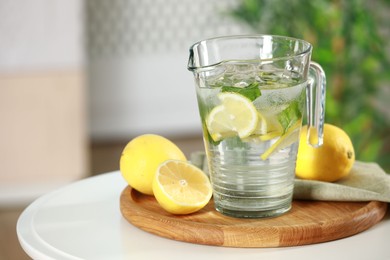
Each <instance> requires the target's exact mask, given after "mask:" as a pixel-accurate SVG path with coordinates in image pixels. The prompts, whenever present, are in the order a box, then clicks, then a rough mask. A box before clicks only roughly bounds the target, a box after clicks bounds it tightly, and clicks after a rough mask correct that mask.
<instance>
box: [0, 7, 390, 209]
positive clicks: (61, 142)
mask: <svg viewBox="0 0 390 260" xmlns="http://www.w3.org/2000/svg"><path fill="white" fill-rule="evenodd" d="M386 3H388V1H385V0H375V1H360V0H354V1H345V0H344V1H340V0H330V1H327V0H315V1H307V2H306V1H291V2H288V6H287V2H283V1H282V2H281V1H280V0H274V1H267V0H219V1H209V0H197V1H192V0H165V1H163V0H111V1H109V0H67V1H61V0H35V1H22V0H1V1H0V204H8V203H17V202H26V201H31V200H32V199H33V198H35V197H37V196H39V195H41V194H43V193H45V192H47V191H50V190H52V189H54V188H56V187H59V186H61V185H64V184H66V183H68V182H71V181H74V180H78V179H81V178H84V177H86V176H89V175H91V161H90V152H91V146H93V145H94V144H97V143H113V142H114V143H115V142H116V143H119V144H120V145H121V146H120V148H122V145H123V144H125V143H126V142H127V141H129V140H130V139H131V138H133V137H134V136H136V135H139V134H143V133H157V134H162V135H165V136H167V137H169V138H172V137H174V138H178V137H180V138H184V139H186V138H187V139H188V138H192V137H193V136H197V137H200V136H201V129H200V120H199V116H198V112H197V105H196V98H195V90H194V84H193V79H192V75H191V73H190V72H188V71H187V69H186V66H187V59H188V48H189V47H190V45H191V44H193V43H194V42H196V41H198V40H201V39H204V38H208V37H214V36H220V35H227V34H230V35H231V34H244V33H278V34H288V35H290V36H296V37H300V38H305V39H307V40H309V41H311V42H313V44H314V53H313V58H314V59H315V60H316V61H318V62H319V63H321V64H322V65H323V66H324V68H325V70H326V72H327V74H328V75H329V76H330V77H331V78H329V80H328V92H329V93H330V94H331V95H329V96H328V103H327V117H326V118H327V121H328V122H330V123H335V124H339V125H341V126H342V127H343V128H345V129H346V130H348V132H349V134H350V135H351V136H352V137H353V139H354V140H355V144H356V147H357V148H358V149H359V151H360V152H359V153H360V155H361V157H360V158H358V159H361V160H362V159H366V160H373V161H377V160H378V161H380V162H381V164H382V165H385V163H386V162H387V163H388V162H389V161H390V160H388V151H389V145H388V144H389V140H390V139H389V134H388V133H389V125H390V124H389V122H390V119H389V118H390V116H389V111H390V109H389V105H388V98H389V92H390V91H389V89H390V88H389V81H390V76H389V75H390V74H389V71H390V70H389V67H390V66H389V58H388V57H389V54H388V52H389V49H388V46H389V45H388V44H387V41H388V39H389V35H390V33H389V23H388V17H389V16H388V10H389V6H388V4H386ZM280 7H283V8H280ZM374 18H375V19H374ZM376 18H378V19H376ZM348 26H349V27H348ZM376 30H378V31H379V34H375V33H373V32H376ZM353 37H355V38H353ZM356 37H357V38H356ZM356 39H357V40H356ZM353 42H357V43H359V44H360V45H358V46H357V45H349V44H350V43H353ZM351 46H352V47H351ZM351 50H353V51H352V52H351ZM351 54H352V55H351ZM342 55H346V56H342ZM350 57H352V58H356V57H357V58H358V59H360V60H361V57H362V59H364V61H365V62H356V60H353V59H352V60H350V61H349V63H348V64H349V65H348V66H349V67H348V66H344V67H340V65H344V63H342V62H340V59H341V61H345V60H347V59H346V58H350ZM334 58H337V59H339V60H337V59H334ZM344 58H345V59H344ZM357 64H360V65H362V66H356V65H357ZM337 66H339V67H337ZM345 68H347V69H346V70H343V69H345ZM357 69H359V71H358V72H357ZM335 72H338V73H335ZM340 75H341V76H342V77H341V78H340ZM361 76H364V77H363V78H362V77H361ZM340 79H342V81H340ZM376 79H380V81H379V83H378V81H377V80H376ZM341 83H342V84H341ZM371 83H375V84H371ZM377 83H378V84H377ZM361 104H363V105H364V106H363V105H362V106H361ZM345 111H348V113H346V112H345ZM355 112H356V113H355ZM354 113H355V114H354ZM341 116H342V117H341ZM370 138H373V139H370ZM105 156H107V154H105ZM117 157H118V154H114V155H113V158H112V161H114V163H115V166H116V163H117V162H116V160H117ZM101 163H102V164H105V163H106V162H105V161H104V160H102V162H101ZM387 169H388V168H387Z"/></svg>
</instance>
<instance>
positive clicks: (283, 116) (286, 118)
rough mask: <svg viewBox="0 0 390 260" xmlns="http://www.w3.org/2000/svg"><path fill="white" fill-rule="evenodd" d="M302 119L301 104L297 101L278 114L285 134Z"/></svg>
mask: <svg viewBox="0 0 390 260" xmlns="http://www.w3.org/2000/svg"><path fill="white" fill-rule="evenodd" d="M301 117H302V112H301V109H300V104H299V102H298V101H297V100H295V101H293V102H291V103H290V105H289V106H288V107H287V108H286V109H284V110H283V111H282V112H280V113H279V114H278V121H279V123H280V125H281V126H282V127H283V134H284V133H286V132H287V130H288V129H289V128H290V127H292V126H293V125H295V123H296V122H298V120H299V119H300V118H301Z"/></svg>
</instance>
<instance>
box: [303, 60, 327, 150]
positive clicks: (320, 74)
mask: <svg viewBox="0 0 390 260" xmlns="http://www.w3.org/2000/svg"><path fill="white" fill-rule="evenodd" d="M325 95H326V77H325V72H324V70H323V69H322V67H321V66H320V65H319V64H318V63H316V62H310V79H309V84H308V85H307V91H306V106H307V124H308V126H307V127H308V129H307V133H308V134H307V143H308V144H309V145H311V146H313V147H319V146H321V145H322V143H323V136H324V123H325Z"/></svg>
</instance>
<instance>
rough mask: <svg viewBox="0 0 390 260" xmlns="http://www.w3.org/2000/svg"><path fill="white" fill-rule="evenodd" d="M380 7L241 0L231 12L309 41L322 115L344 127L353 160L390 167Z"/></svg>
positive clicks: (319, 0)
mask: <svg viewBox="0 0 390 260" xmlns="http://www.w3.org/2000/svg"><path fill="white" fill-rule="evenodd" d="M373 3H375V5H376V6H374V4H373ZM383 8H387V10H390V1H389V0H376V1H364V0H307V1H302V0H290V1H285V0H242V1H241V2H239V5H238V6H237V7H235V8H234V9H233V10H231V12H230V15H232V16H233V17H235V18H236V19H237V20H239V21H241V22H244V23H246V24H247V25H249V26H250V27H251V28H252V29H253V30H254V31H255V32H256V33H262V34H278V35H287V36H291V37H296V38H302V39H305V40H307V41H309V42H310V43H312V44H313V48H314V49H313V54H312V60H314V61H316V62H318V63H319V64H321V66H322V67H323V69H324V70H325V73H326V76H327V99H326V116H325V118H326V121H327V122H328V123H331V124H334V125H337V126H339V127H341V128H342V129H344V130H345V131H346V132H347V133H348V135H349V136H350V137H351V139H352V142H353V144H354V147H355V152H356V158H357V159H358V160H362V161H376V162H378V163H379V164H380V165H381V166H382V167H383V168H384V169H385V170H386V171H387V172H390V158H389V156H388V152H389V147H390V136H389V133H390V119H389V114H390V105H389V104H390V95H389V91H388V90H389V86H390V58H389V50H387V51H386V49H385V47H386V46H388V43H387V42H386V41H389V39H384V38H383V37H382V36H381V34H380V33H379V29H380V25H381V24H382V25H385V24H387V25H388V24H390V22H389V19H388V16H387V15H386V16H383V15H382V16H381V15H378V11H383ZM381 19H382V20H381ZM386 19H387V21H383V20H386Z"/></svg>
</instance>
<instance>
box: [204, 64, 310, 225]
mask: <svg viewBox="0 0 390 260" xmlns="http://www.w3.org/2000/svg"><path fill="white" fill-rule="evenodd" d="M229 66H230V67H229V68H227V69H225V70H224V73H222V74H220V75H217V76H215V75H211V76H210V75H207V77H205V78H204V79H199V82H198V88H197V95H198V103H199V110H200V115H201V118H202V124H203V131H204V142H205V147H206V153H207V158H208V163H209V171H210V177H211V182H212V185H213V198H214V203H215V208H216V210H218V211H219V212H221V213H223V214H225V215H229V216H233V217H244V218H259V217H272V216H277V215H280V214H282V213H285V212H287V211H288V210H289V209H290V208H291V200H292V193H293V188H294V186H293V184H294V176H295V162H296V156H297V151H298V143H299V142H298V141H299V129H300V125H299V127H298V128H297V129H296V130H294V131H289V130H288V129H287V128H286V122H285V121H286V118H287V121H288V120H290V119H291V120H293V121H297V122H298V123H300V122H301V117H302V113H303V107H304V89H305V87H306V85H307V83H305V82H304V83H298V81H297V80H296V79H292V78H286V77H282V76H283V74H279V76H280V77H278V74H277V73H273V74H272V77H270V76H269V74H267V75H266V77H265V78H261V77H259V75H261V73H259V72H256V73H254V74H253V73H252V72H251V73H252V74H251V75H252V76H250V77H248V75H247V74H245V73H246V72H245V71H243V73H237V68H235V67H232V66H231V65H229ZM229 70H230V72H229ZM237 74H238V76H237ZM253 75H257V78H256V77H255V76H253ZM253 81H256V82H258V83H260V84H259V88H260V90H261V96H259V97H257V98H256V99H255V100H253V101H252V103H253V105H254V106H255V107H256V109H257V110H258V112H259V113H261V115H262V116H264V117H265V118H266V120H267V122H268V128H272V131H279V134H277V135H276V136H275V137H272V138H271V137H269V136H270V133H268V132H266V133H264V132H262V133H259V132H256V131H255V132H254V133H253V134H252V135H251V136H249V137H248V138H244V139H240V138H239V137H238V136H227V137H225V138H223V139H222V140H217V141H215V140H213V139H212V138H211V136H210V134H209V132H208V129H207V124H206V120H207V116H208V114H209V113H210V111H211V110H212V109H213V108H214V107H215V106H218V105H220V100H219V99H218V93H220V92H221V88H222V86H226V85H229V86H230V85H234V86H243V87H245V86H247V85H249V84H250V83H251V82H253ZM293 102H298V104H299V106H298V107H297V108H294V109H295V110H299V111H298V112H299V113H298V114H299V118H297V116H296V115H295V116H290V117H289V116H287V117H286V116H283V115H284V114H287V115H289V113H287V112H289V109H290V108H291V106H292V105H291V104H293ZM290 110H291V109H290ZM286 111H287V112H286ZM293 112H294V111H293ZM290 114H291V113H290ZM283 118H284V119H283ZM282 121H283V122H282ZM297 122H294V123H297ZM287 123H288V122H287ZM275 129H276V130H275ZM269 131H271V130H269ZM289 132H292V133H289ZM272 133H273V132H272ZM287 135H288V136H287ZM267 136H268V137H267ZM261 137H263V138H261ZM279 139H282V140H281V141H282V142H281V144H280V145H278V146H277V147H278V148H277V149H275V151H273V152H272V153H271V154H270V155H269V156H267V158H266V159H262V158H261V155H262V154H264V153H266V152H267V151H269V149H270V147H272V146H273V145H274V144H275V143H277V142H278V140H279ZM279 143H280V141H279Z"/></svg>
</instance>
